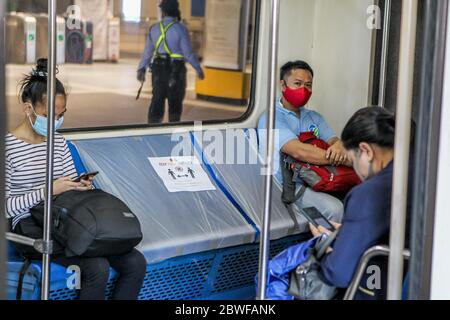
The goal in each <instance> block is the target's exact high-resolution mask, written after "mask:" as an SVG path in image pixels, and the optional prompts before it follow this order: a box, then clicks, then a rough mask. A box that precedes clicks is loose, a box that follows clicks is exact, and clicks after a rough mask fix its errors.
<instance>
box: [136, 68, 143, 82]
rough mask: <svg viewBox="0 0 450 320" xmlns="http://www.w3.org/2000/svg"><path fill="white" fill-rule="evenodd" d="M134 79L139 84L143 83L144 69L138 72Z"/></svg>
mask: <svg viewBox="0 0 450 320" xmlns="http://www.w3.org/2000/svg"><path fill="white" fill-rule="evenodd" d="M136 78H137V80H138V81H139V82H145V69H141V70H138V72H137V77H136Z"/></svg>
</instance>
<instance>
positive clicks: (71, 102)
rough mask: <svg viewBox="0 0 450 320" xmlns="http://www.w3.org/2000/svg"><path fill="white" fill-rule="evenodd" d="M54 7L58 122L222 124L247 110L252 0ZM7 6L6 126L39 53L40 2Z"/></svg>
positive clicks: (70, 125)
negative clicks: (63, 94)
mask: <svg viewBox="0 0 450 320" xmlns="http://www.w3.org/2000/svg"><path fill="white" fill-rule="evenodd" d="M57 5H58V10H57V11H58V22H57V29H58V37H57V64H58V69H59V73H58V79H60V80H61V81H62V82H63V84H65V85H66V87H67V88H68V89H69V96H68V100H67V110H68V112H67V116H66V117H65V122H64V125H63V127H62V128H63V129H67V130H70V131H72V130H74V131H76V130H78V129H81V130H86V129H88V128H89V129H94V128H100V129H101V128H103V129H104V128H116V127H117V128H124V127H146V126H148V125H157V124H168V123H171V124H173V123H190V122H194V121H214V122H217V121H218V122H225V121H226V122H230V121H240V120H242V119H244V118H245V116H246V115H247V114H248V110H249V106H250V105H251V103H250V101H251V92H252V90H251V85H252V75H253V74H252V73H253V56H254V54H253V48H255V47H256V46H255V44H254V42H255V26H256V24H257V1H255V0H252V1H247V0H226V1H224V0H203V1H199V0H178V1H174V0H170V1H166V0H164V1H162V2H161V0H152V1H138V0H96V1H92V0H67V1H58V2H57ZM161 7H162V8H161ZM7 10H8V13H7V17H6V18H5V25H6V32H5V41H6V43H7V44H8V45H7V47H8V50H7V51H8V52H7V68H6V74H7V87H8V90H7V112H8V129H9V130H11V129H12V128H14V127H15V126H17V125H18V124H19V123H20V122H21V121H22V120H23V113H22V108H21V102H20V101H19V99H18V98H17V96H18V87H17V84H18V82H19V81H20V79H21V78H22V77H23V75H24V74H28V73H29V72H30V71H31V68H32V67H33V65H35V63H36V61H37V59H38V58H41V57H47V56H48V48H47V41H48V40H47V32H48V27H47V25H48V22H47V20H46V18H47V0H36V1H21V0H8V1H7ZM178 18H180V19H178ZM160 21H162V22H163V33H164V34H165V35H166V36H165V40H166V41H165V42H164V40H163V39H162V38H160V35H161V33H162V32H161V28H160ZM150 30H151V31H150ZM149 31H150V36H149ZM148 38H150V39H151V42H149V41H147V39H148ZM158 40H161V41H160V46H159V47H158V49H156V48H155V47H156V44H157V42H158ZM164 43H165V44H166V46H165V45H164ZM182 61H185V63H183V62H182ZM138 69H140V70H141V72H138ZM144 78H145V82H143V85H142V87H141V82H140V81H139V80H144ZM140 88H141V89H140ZM139 89H140V90H139ZM138 91H139V95H138ZM138 96H139V97H138Z"/></svg>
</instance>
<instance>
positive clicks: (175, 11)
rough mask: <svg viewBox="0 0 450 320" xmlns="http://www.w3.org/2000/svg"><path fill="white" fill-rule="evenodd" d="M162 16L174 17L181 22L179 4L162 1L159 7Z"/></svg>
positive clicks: (169, 0) (172, 1)
mask: <svg viewBox="0 0 450 320" xmlns="http://www.w3.org/2000/svg"><path fill="white" fill-rule="evenodd" d="M159 7H160V8H161V10H162V12H163V14H164V15H166V16H168V17H175V18H177V19H178V21H181V11H180V4H179V3H178V0H163V1H161V4H160V5H159Z"/></svg>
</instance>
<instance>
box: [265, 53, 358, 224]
mask: <svg viewBox="0 0 450 320" xmlns="http://www.w3.org/2000/svg"><path fill="white" fill-rule="evenodd" d="M313 78H314V71H313V69H312V68H311V66H310V65H309V64H308V63H306V62H305V61H300V60H299V61H291V62H288V63H286V64H285V65H283V66H282V67H281V70H280V86H281V90H282V97H281V98H280V100H279V101H278V102H277V104H276V106H275V108H276V123H275V130H276V136H275V137H276V141H275V153H274V155H273V159H274V160H273V162H274V166H275V178H276V181H277V182H278V183H280V184H282V183H283V178H282V173H281V170H280V168H279V166H280V152H282V153H284V154H287V155H289V156H291V157H292V158H294V159H296V160H298V161H303V162H307V163H310V164H313V165H342V164H346V165H350V163H349V161H348V159H347V158H346V155H345V152H344V148H343V146H342V142H341V141H340V139H339V138H338V137H337V136H336V134H335V133H334V132H333V130H332V129H331V127H330V126H329V125H328V123H327V122H326V121H325V119H324V118H323V117H322V116H321V115H320V114H319V113H318V112H315V111H313V110H310V109H307V108H306V107H305V106H306V104H307V103H308V101H309V99H310V97H311V95H312V89H313ZM266 123H267V114H264V115H263V116H262V117H261V118H260V120H259V123H258V135H259V141H261V144H260V154H261V155H263V156H265V154H266V145H265V141H266V137H265V132H266V130H265V129H266ZM304 132H312V133H313V134H314V135H315V136H316V137H317V138H319V139H321V140H324V141H326V142H327V143H328V144H329V145H330V146H331V147H330V148H329V149H328V150H323V149H320V148H317V147H315V146H313V145H310V144H306V143H302V142H300V141H299V138H298V137H299V135H300V133H304ZM301 187H302V183H300V182H298V183H297V190H299V189H300V188H301ZM296 204H297V205H298V206H299V207H301V208H306V207H316V208H317V209H318V210H319V211H320V212H321V213H322V214H324V215H325V216H326V217H327V218H330V219H331V220H333V221H336V222H340V221H341V219H342V214H343V211H344V208H343V204H342V202H341V201H340V200H339V199H337V198H335V197H333V196H331V195H329V194H326V193H322V192H315V191H314V190H312V189H311V188H309V187H307V188H306V190H305V192H304V194H303V196H302V197H301V198H300V199H299V200H298V201H297V202H296Z"/></svg>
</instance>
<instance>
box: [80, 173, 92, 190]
mask: <svg viewBox="0 0 450 320" xmlns="http://www.w3.org/2000/svg"><path fill="white" fill-rule="evenodd" d="M93 181H94V177H92V176H89V177H88V178H87V179H83V180H81V181H80V183H81V184H82V185H83V187H86V188H88V190H92V189H94V185H93V184H92V182H93Z"/></svg>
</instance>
